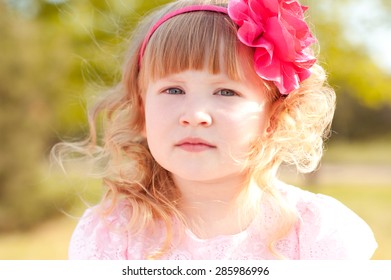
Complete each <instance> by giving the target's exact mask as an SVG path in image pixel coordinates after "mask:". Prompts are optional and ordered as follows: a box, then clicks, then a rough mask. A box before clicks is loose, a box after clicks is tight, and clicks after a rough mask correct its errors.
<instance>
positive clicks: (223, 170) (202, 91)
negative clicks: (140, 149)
mask: <svg viewBox="0 0 391 280" xmlns="http://www.w3.org/2000/svg"><path fill="white" fill-rule="evenodd" d="M265 91H266V89H265V88H264V87H263V86H260V83H259V82H258V83H255V82H252V81H251V80H243V81H233V80H230V79H229V78H228V76H226V75H225V74H210V73H209V72H208V71H207V70H203V71H196V70H188V71H184V72H180V73H177V74H173V75H169V76H167V77H164V78H161V79H158V80H156V81H152V82H150V83H149V85H148V87H147V90H146V94H145V96H144V106H145V121H146V122H145V130H146V131H145V133H146V137H147V141H148V145H149V148H150V151H151V153H152V155H153V157H154V158H155V160H156V161H157V162H158V163H159V164H160V165H161V166H162V167H163V168H165V169H167V170H168V171H170V172H171V173H172V174H173V176H174V178H175V177H176V176H177V178H180V179H182V180H191V181H200V182H216V181H220V180H227V179H228V180H231V179H233V178H234V177H235V176H243V174H244V171H245V168H246V159H247V158H248V155H249V153H250V148H251V146H252V143H253V142H254V141H255V140H256V139H257V138H259V137H260V136H262V135H263V134H264V133H265V130H266V128H267V126H268V124H269V114H270V107H271V104H270V101H269V99H268V98H267V96H266V93H265Z"/></svg>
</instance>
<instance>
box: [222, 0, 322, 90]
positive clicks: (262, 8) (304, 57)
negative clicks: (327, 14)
mask: <svg viewBox="0 0 391 280" xmlns="http://www.w3.org/2000/svg"><path fill="white" fill-rule="evenodd" d="M306 10H307V7H305V6H302V5H300V4H299V3H298V2H297V1H296V0H231V1H229V4H228V14H229V16H230V18H231V19H232V20H233V21H234V22H235V23H236V24H237V25H238V26H239V29H238V38H239V40H240V41H241V42H242V43H243V44H245V45H247V46H250V47H254V48H255V53H254V65H255V71H256V72H257V74H258V75H259V76H260V77H261V78H263V79H265V80H269V81H273V82H274V83H275V85H276V86H277V88H278V89H279V90H280V93H281V94H283V95H287V94H289V93H290V92H291V91H292V90H294V89H297V88H298V87H299V83H300V82H301V81H303V80H305V79H307V78H308V77H309V76H310V75H311V72H310V70H309V69H310V68H311V67H312V65H313V64H314V63H315V61H316V59H315V57H314V56H313V55H312V53H311V50H310V49H309V46H310V45H311V44H312V43H314V42H316V39H315V38H314V37H313V35H312V34H311V32H310V30H309V27H308V25H307V23H306V22H305V20H304V12H305V11H306Z"/></svg>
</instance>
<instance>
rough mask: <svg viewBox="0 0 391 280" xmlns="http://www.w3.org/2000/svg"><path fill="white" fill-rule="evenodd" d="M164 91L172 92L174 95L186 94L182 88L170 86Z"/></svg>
mask: <svg viewBox="0 0 391 280" xmlns="http://www.w3.org/2000/svg"><path fill="white" fill-rule="evenodd" d="M163 93H167V94H172V95H177V94H185V92H184V91H183V90H181V89H180V88H168V89H166V90H164V91H163Z"/></svg>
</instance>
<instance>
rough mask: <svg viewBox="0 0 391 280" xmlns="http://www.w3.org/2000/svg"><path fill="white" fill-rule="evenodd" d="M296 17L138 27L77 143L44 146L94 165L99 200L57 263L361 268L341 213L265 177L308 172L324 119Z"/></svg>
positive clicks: (236, 11) (367, 241)
mask: <svg viewBox="0 0 391 280" xmlns="http://www.w3.org/2000/svg"><path fill="white" fill-rule="evenodd" d="M305 10H306V8H305V7H303V6H301V5H300V4H299V3H298V2H296V1H287V0H231V1H223V0H221V1H219V0H178V1H175V2H173V3H170V4H168V5H166V6H164V7H162V8H161V9H159V10H157V11H155V12H154V13H152V14H151V15H150V16H148V17H147V18H146V19H145V20H144V21H143V22H142V23H141V24H140V25H139V27H138V28H137V29H136V30H135V32H134V34H133V37H132V44H131V46H130V48H129V51H128V58H127V59H126V63H125V66H124V73H123V79H122V81H121V83H120V84H119V85H118V86H117V87H115V88H114V89H113V90H111V91H110V92H109V93H108V94H107V95H106V96H105V97H104V98H102V99H101V100H100V101H99V102H98V103H97V104H96V106H95V107H94V108H93V110H92V112H91V137H90V141H89V143H88V144H87V145H85V146H82V145H79V146H76V144H74V145H69V144H68V145H67V144H63V145H61V146H58V147H64V145H65V146H67V147H69V146H73V147H74V148H76V149H77V150H78V151H80V150H82V148H83V149H84V151H85V154H89V155H91V157H92V159H93V160H95V161H96V162H99V163H100V164H101V162H102V160H104V159H107V160H106V162H105V170H104V172H102V174H101V177H102V178H103V182H104V185H105V186H106V187H107V193H106V194H105V196H104V197H103V199H102V201H101V203H100V204H99V205H97V206H95V207H92V208H90V209H88V210H87V211H86V212H85V214H84V215H83V217H82V218H81V220H80V222H79V224H78V226H77V228H76V230H75V231H74V234H73V237H72V240H71V243H70V249H69V257H70V258H71V259H369V258H370V257H371V256H372V254H373V252H374V250H375V248H376V246H377V245H376V241H375V239H374V236H373V233H372V231H371V229H370V228H369V227H368V225H367V224H366V223H365V222H364V221H363V220H362V219H361V218H359V217H358V216H357V215H356V214H355V213H353V212H352V211H351V210H349V209H348V208H347V207H345V206H344V205H343V204H341V203H340V202H338V201H336V200H335V199H333V198H331V197H328V196H324V195H319V194H313V193H310V192H307V191H304V190H301V189H299V188H297V187H294V186H290V185H287V184H285V183H283V182H281V181H279V180H278V179H277V171H278V169H279V167H280V166H281V164H283V163H284V164H291V165H295V166H297V168H298V170H299V171H300V172H311V171H313V170H314V169H316V168H317V166H318V163H319V161H320V158H321V156H322V148H323V140H324V139H325V138H326V137H327V136H328V133H329V129H330V124H331V121H332V116H333V113H334V107H335V94H334V91H333V90H332V89H331V88H329V87H327V85H325V80H326V76H325V73H324V71H323V69H322V68H321V67H320V66H319V65H317V64H316V61H315V57H314V56H313V53H312V51H311V49H310V48H311V45H312V44H313V43H315V41H316V40H315V38H314V36H313V35H312V34H311V32H310V31H309V28H308V26H307V24H306V22H305V21H304V14H303V13H304V11H305ZM98 114H104V116H105V118H104V124H103V127H104V138H103V140H102V143H103V144H102V145H101V146H98V145H97V140H96V138H97V136H96V126H95V124H94V123H95V120H96V117H97V116H98ZM56 150H57V149H56ZM62 151H64V150H63V149H62ZM57 156H58V157H62V153H60V155H57Z"/></svg>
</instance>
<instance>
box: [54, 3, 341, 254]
mask: <svg viewBox="0 0 391 280" xmlns="http://www.w3.org/2000/svg"><path fill="white" fill-rule="evenodd" d="M194 4H213V5H221V6H226V5H227V1H217V0H216V1H213V0H210V1H208V0H188V1H186V0H185V1H176V2H173V3H171V4H168V5H166V6H164V7H163V8H161V9H159V10H157V11H155V12H154V13H152V14H150V15H149V16H148V17H146V18H145V20H143V21H142V22H141V23H140V25H139V26H138V28H137V29H136V30H135V31H134V33H133V36H132V38H131V39H132V40H131V45H130V48H129V51H128V57H127V59H126V63H125V65H124V70H123V77H122V81H121V82H120V83H119V84H118V85H117V86H116V87H115V88H113V89H111V90H110V91H108V92H107V94H106V95H105V96H104V97H103V98H101V99H100V100H99V101H98V102H97V103H96V104H95V106H94V107H93V108H91V110H90V115H89V122H90V127H91V132H90V137H89V139H87V141H84V142H82V143H80V144H79V145H78V144H76V143H73V144H70V143H63V144H60V145H57V146H56V148H55V149H54V154H57V155H56V157H57V158H58V159H60V160H61V158H62V157H63V156H64V155H65V154H66V153H68V152H69V148H71V149H73V150H75V148H76V149H77V151H79V152H82V153H83V154H85V155H89V157H90V158H91V159H92V160H95V161H101V160H102V159H105V158H108V160H107V162H106V165H105V168H104V171H102V173H101V174H100V177H102V178H103V182H104V184H105V185H106V186H107V187H108V190H107V193H106V195H105V196H104V198H103V201H102V204H104V203H105V202H106V201H107V200H111V201H112V208H114V207H115V206H114V205H115V202H116V201H118V200H119V199H126V200H127V201H128V202H129V203H130V204H131V209H132V213H133V214H132V215H131V219H130V221H129V228H130V229H131V230H132V232H133V233H138V232H139V231H142V230H144V229H146V228H149V227H153V226H155V224H157V222H158V221H159V222H164V224H165V227H166V239H165V242H164V244H162V245H161V247H160V248H156V251H155V252H150V255H149V256H148V257H149V258H159V257H160V256H162V255H163V254H164V253H165V252H166V251H167V250H168V249H169V245H170V243H171V239H172V236H173V232H172V231H173V224H172V222H173V217H176V218H178V219H180V220H182V218H181V213H180V211H179V210H178V207H177V204H178V201H179V199H180V194H179V192H178V190H177V188H176V187H175V184H174V182H173V180H172V178H171V175H170V173H169V172H168V171H166V170H165V169H163V168H162V167H161V166H160V165H159V164H158V163H157V162H156V161H155V160H154V159H153V157H152V155H151V153H150V151H149V149H148V145H147V142H146V139H145V138H144V136H143V129H144V111H143V102H142V95H143V92H144V91H145V87H146V85H147V83H148V81H150V80H154V79H157V78H159V77H163V76H164V75H168V74H171V73H176V72H179V71H183V70H187V69H193V70H201V69H204V68H205V67H206V69H208V70H209V71H210V72H211V73H219V72H221V71H226V72H227V74H228V75H229V77H230V78H232V79H242V78H243V77H244V75H245V73H244V72H243V69H250V68H251V69H252V63H253V50H252V49H251V48H248V47H244V46H243V45H241V44H240V43H238V40H237V37H236V27H235V25H234V23H232V21H231V20H230V19H229V18H228V16H227V15H223V14H219V13H214V12H194V13H188V14H185V15H178V16H176V17H174V18H172V19H170V20H169V21H167V22H165V23H164V24H162V25H161V26H160V27H159V28H158V29H157V30H156V32H155V33H154V35H153V36H152V38H151V39H150V41H149V42H148V45H147V48H146V50H145V54H144V56H143V59H142V61H141V65H139V63H138V59H139V49H140V46H141V43H142V41H143V40H144V36H145V34H146V33H147V32H148V30H149V29H150V28H151V26H152V25H153V24H154V23H155V22H156V21H157V20H158V19H159V18H161V17H162V16H163V15H164V14H166V13H167V12H169V11H172V10H175V9H178V8H180V7H183V6H187V5H194ZM238 65H240V67H238ZM253 72H254V71H253ZM325 81H326V75H325V72H324V70H323V69H322V68H321V67H320V66H319V65H315V66H313V68H312V75H311V77H310V78H309V79H307V80H306V81H304V82H303V83H302V84H301V86H300V88H299V89H297V90H295V91H294V92H291V93H290V94H289V96H287V97H282V96H281V95H280V94H279V93H278V90H277V88H276V87H275V86H274V85H273V84H272V83H270V82H266V81H263V80H262V79H260V78H259V82H260V83H262V84H263V85H265V87H264V88H266V89H267V94H268V96H269V98H270V102H273V104H274V105H273V108H274V111H273V115H272V117H271V121H270V127H269V130H270V131H271V133H269V134H268V135H269V136H268V137H263V138H262V139H260V140H259V141H258V142H257V143H254V146H253V149H252V152H251V154H250V155H249V157H248V158H249V159H248V168H249V170H250V174H251V175H252V177H253V178H254V180H255V181H256V182H257V183H258V185H259V187H261V188H262V189H263V191H264V193H265V194H267V197H268V200H269V202H271V203H272V204H273V207H274V208H275V210H276V213H278V214H279V219H278V221H276V225H275V230H274V235H273V236H272V237H271V238H270V249H271V251H272V252H275V253H276V254H278V252H277V251H276V250H275V248H274V247H273V246H274V243H275V242H276V241H277V240H278V239H280V238H282V237H283V236H284V235H286V234H287V232H288V231H289V230H290V229H291V227H292V226H293V224H294V223H295V222H296V213H295V211H294V209H291V208H290V206H289V205H288V204H287V203H286V202H285V201H284V199H283V198H282V197H281V196H280V195H279V193H278V191H277V190H276V188H275V181H276V174H277V170H278V169H279V167H280V165H281V164H282V163H288V164H294V165H296V166H297V168H298V170H299V171H301V172H311V171H313V170H314V169H315V168H316V167H317V166H318V163H319V161H320V159H321V157H322V151H323V140H324V138H326V137H327V136H328V133H329V129H330V124H331V121H332V117H333V113H334V107H335V94H334V91H333V90H332V89H330V88H329V87H328V86H327V85H325ZM100 114H103V116H104V120H103V130H104V136H103V144H102V145H98V144H97V136H96V120H97V117H98V116H99V115H100ZM106 204H107V203H106ZM183 222H185V221H183Z"/></svg>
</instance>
